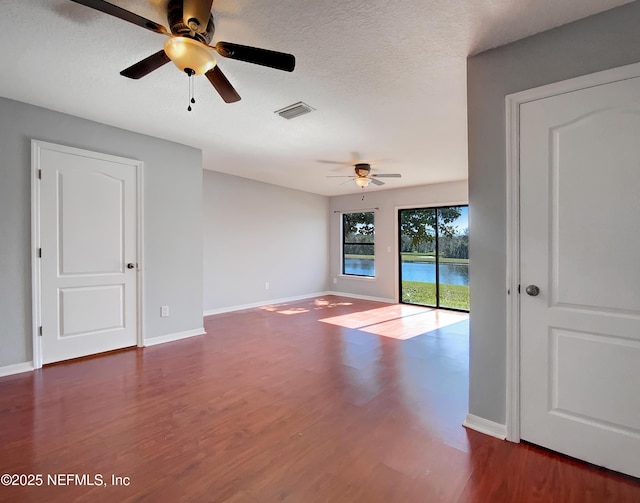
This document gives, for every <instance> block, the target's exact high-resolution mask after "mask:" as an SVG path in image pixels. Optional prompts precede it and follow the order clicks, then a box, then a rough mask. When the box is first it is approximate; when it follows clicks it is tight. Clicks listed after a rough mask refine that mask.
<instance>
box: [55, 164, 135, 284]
mask: <svg viewBox="0 0 640 503" xmlns="http://www.w3.org/2000/svg"><path fill="white" fill-rule="evenodd" d="M57 174H58V180H57V187H58V204H59V205H60V207H59V208H58V225H59V233H60V234H59V245H60V275H62V276H64V275H69V274H96V273H99V272H100V273H120V274H121V273H122V272H123V269H122V265H123V262H122V258H123V256H124V234H123V230H124V227H125V222H124V218H125V208H124V207H123V205H124V192H125V190H124V189H125V188H124V182H125V181H124V180H118V179H117V178H114V177H112V176H107V175H105V174H104V173H101V172H96V171H91V170H87V171H86V172H85V171H83V169H82V168H80V169H78V170H74V171H72V172H66V173H63V172H60V171H58V173H57ZM88 214H89V215H91V218H87V215H88Z"/></svg>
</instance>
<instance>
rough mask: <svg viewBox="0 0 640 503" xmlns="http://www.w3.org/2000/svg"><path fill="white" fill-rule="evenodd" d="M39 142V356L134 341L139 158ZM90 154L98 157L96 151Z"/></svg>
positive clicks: (65, 355) (54, 357)
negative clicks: (127, 158) (130, 266)
mask: <svg viewBox="0 0 640 503" xmlns="http://www.w3.org/2000/svg"><path fill="white" fill-rule="evenodd" d="M54 147H55V146H48V147H42V148H41V149H40V153H39V160H40V169H41V173H42V175H41V180H40V216H39V220H40V241H41V247H42V259H41V264H40V269H41V313H42V316H41V318H42V320H41V323H42V338H41V347H42V356H43V358H42V360H43V363H51V362H55V361H60V360H66V359H70V358H76V357H79V356H86V355H89V354H94V353H99V352H103V351H109V350H113V349H119V348H123V347H127V346H134V345H135V344H136V341H137V299H136V291H137V273H136V268H135V267H134V268H133V269H128V268H127V267H126V265H127V263H128V262H131V263H135V262H136V255H137V251H136V242H137V215H136V193H137V190H136V183H137V182H136V164H135V161H132V164H125V163H123V162H122V160H121V159H118V158H113V159H114V160H111V158H109V157H108V156H103V155H101V154H92V153H91V152H85V151H79V150H75V149H66V148H64V147H60V148H61V150H56V149H55V148H54ZM93 155H95V157H93Z"/></svg>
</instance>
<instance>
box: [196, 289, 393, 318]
mask: <svg viewBox="0 0 640 503" xmlns="http://www.w3.org/2000/svg"><path fill="white" fill-rule="evenodd" d="M324 295H336V296H338V297H351V298H353V299H362V300H373V301H375V302H386V303H389V304H396V301H395V300H393V299H383V298H380V297H369V296H368V295H358V294H355V293H345V292H316V293H309V294H306V295H297V296H295V297H285V298H281V299H271V300H264V301H261V302H253V303H251V304H241V305H237V306H229V307H222V308H219V309H208V310H206V311H204V312H203V313H202V314H203V316H213V315H215V314H223V313H231V312H233V311H242V310H244V309H254V308H256V307H263V306H271V305H273V304H284V303H285V302H295V301H298V300H306V299H313V298H315V297H322V296H324Z"/></svg>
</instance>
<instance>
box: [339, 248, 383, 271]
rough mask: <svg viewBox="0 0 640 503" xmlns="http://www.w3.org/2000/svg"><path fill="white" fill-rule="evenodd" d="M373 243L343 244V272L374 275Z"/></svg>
mask: <svg viewBox="0 0 640 503" xmlns="http://www.w3.org/2000/svg"><path fill="white" fill-rule="evenodd" d="M375 272H376V271H375V260H374V255H373V245H370V244H366V245H365V244H359V245H344V274H355V275H357V276H375Z"/></svg>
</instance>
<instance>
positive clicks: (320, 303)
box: [260, 298, 353, 315]
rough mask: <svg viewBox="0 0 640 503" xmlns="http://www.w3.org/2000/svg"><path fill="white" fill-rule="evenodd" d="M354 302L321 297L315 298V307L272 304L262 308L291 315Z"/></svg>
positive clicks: (348, 304)
mask: <svg viewBox="0 0 640 503" xmlns="http://www.w3.org/2000/svg"><path fill="white" fill-rule="evenodd" d="M352 304H353V303H352V302H336V301H331V300H326V299H323V298H319V299H314V301H313V307H312V308H309V309H307V308H305V307H293V308H287V306H289V304H272V305H270V306H262V307H261V308H260V309H262V310H263V311H269V312H271V313H278V314H287V315H290V314H300V313H308V312H309V311H310V310H311V309H313V310H314V311H318V310H321V309H331V308H333V307H338V306H350V305H352Z"/></svg>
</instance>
